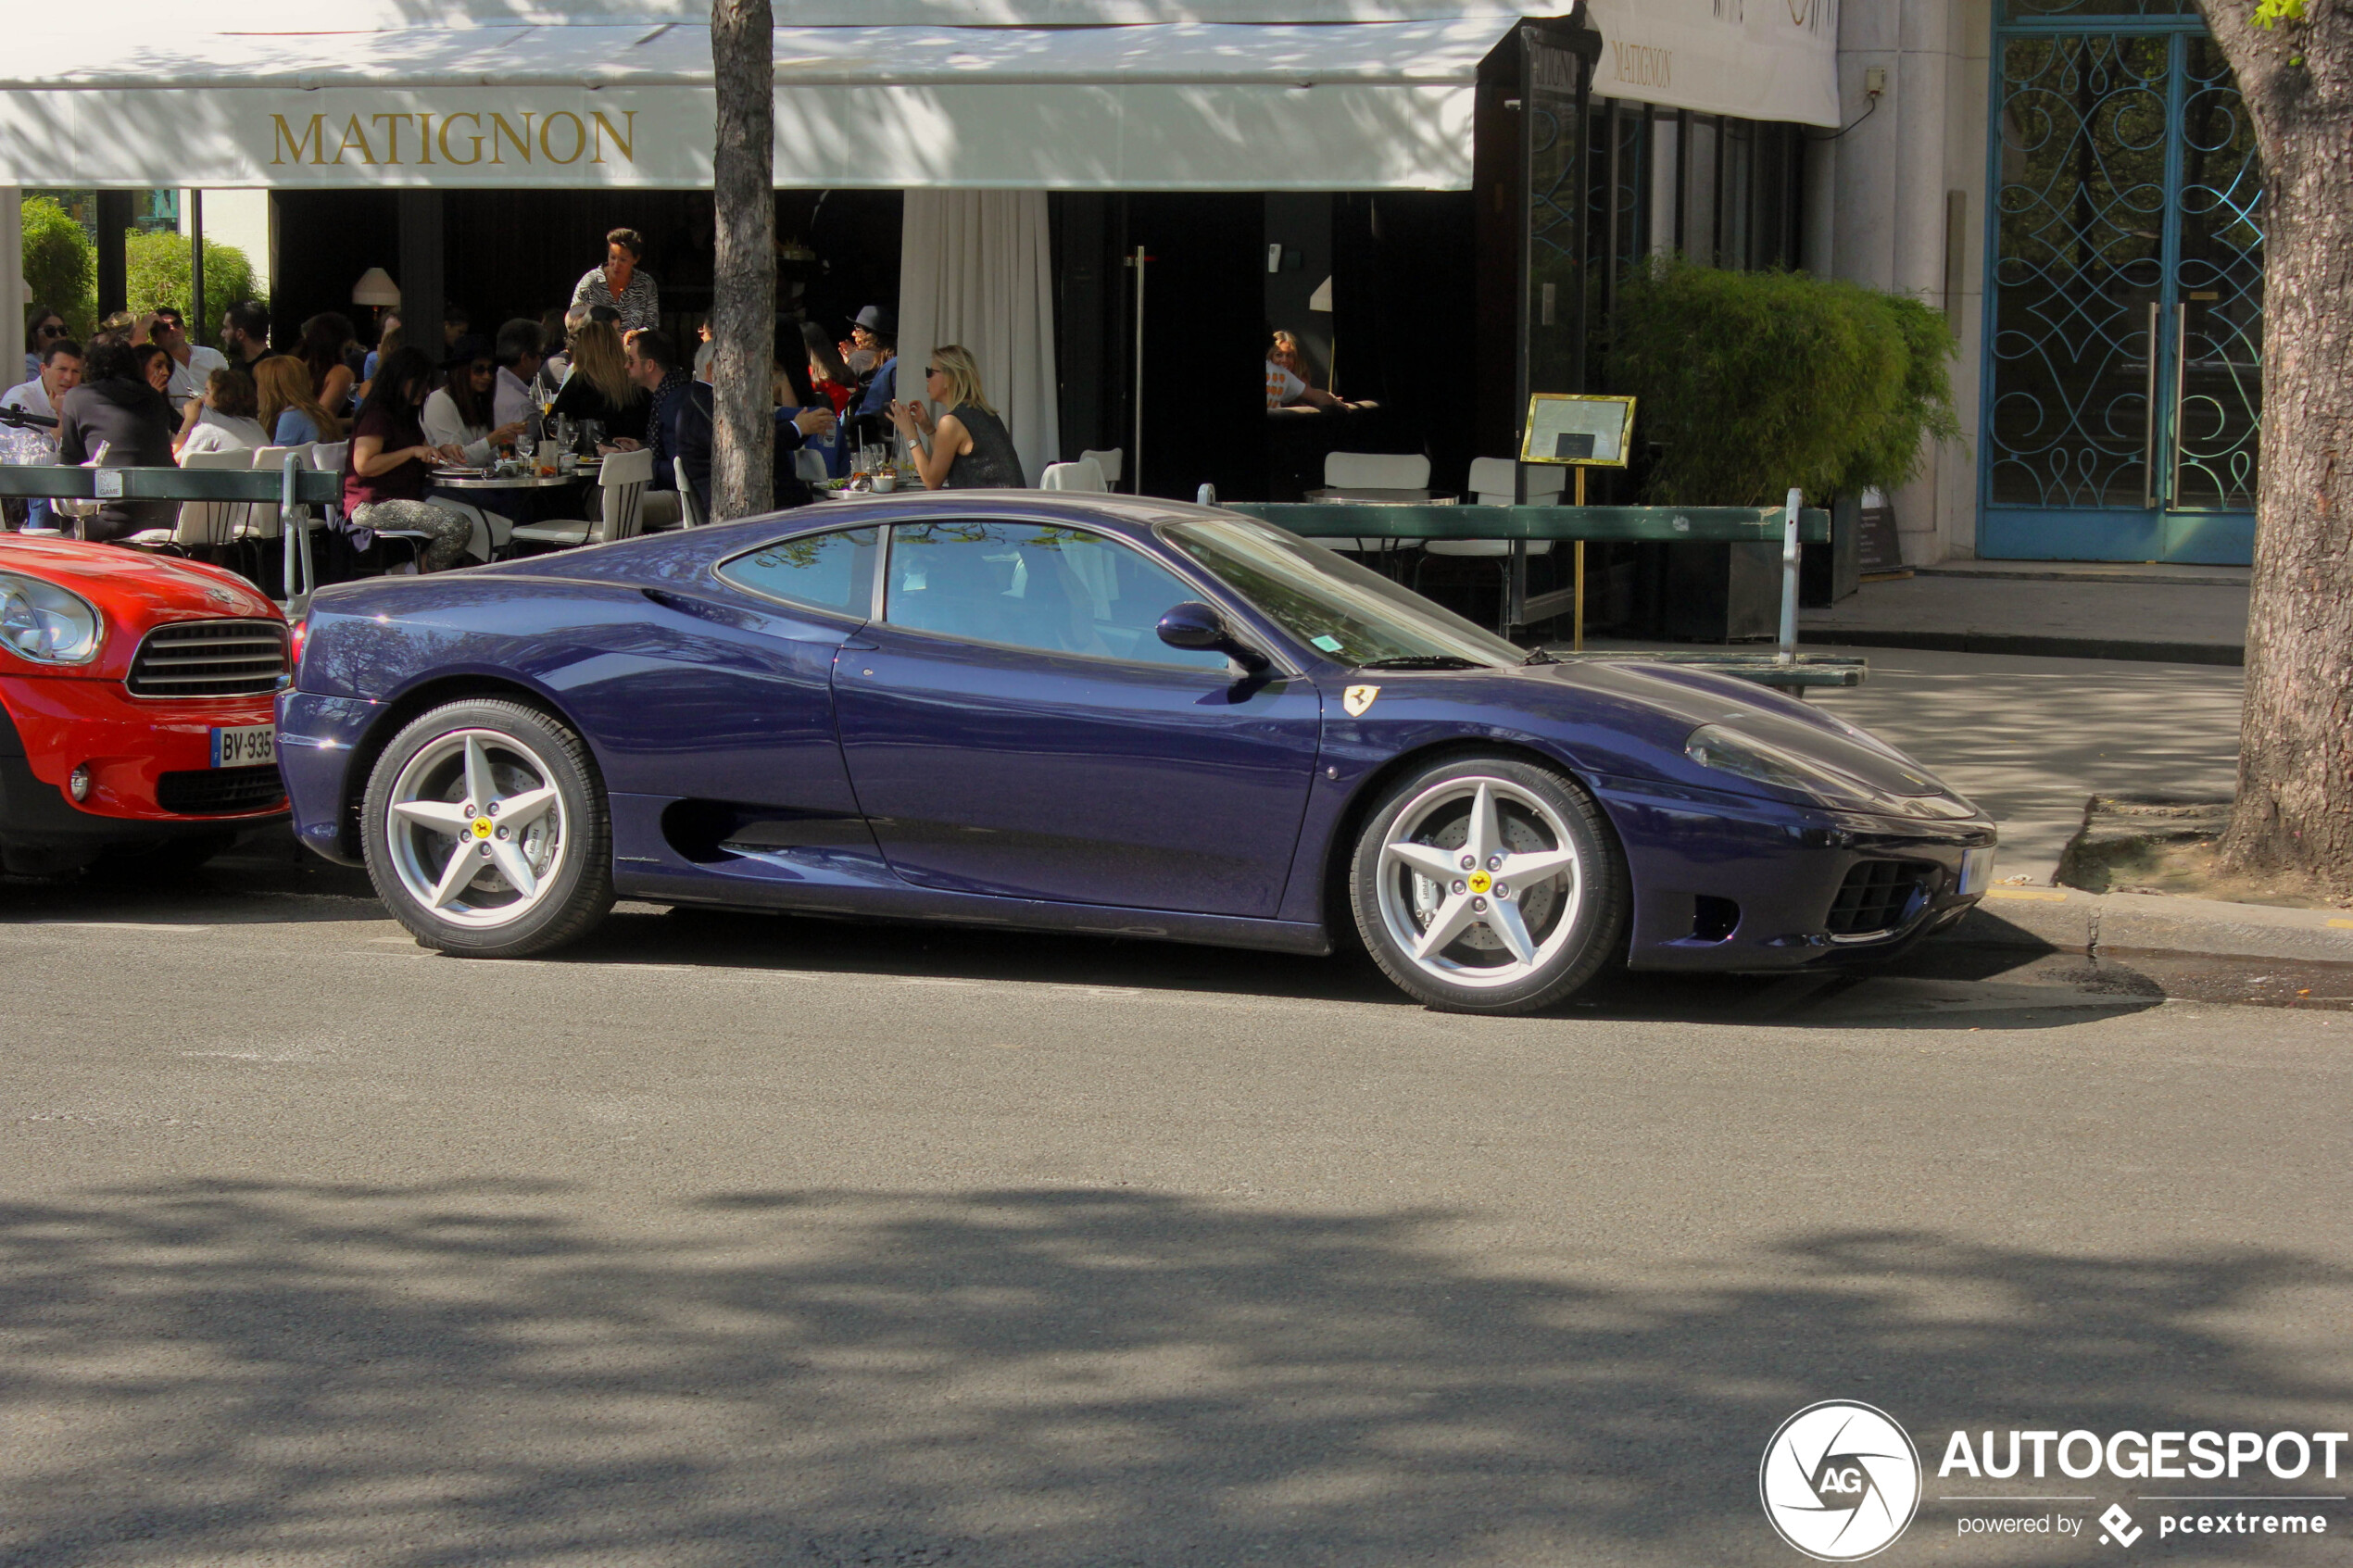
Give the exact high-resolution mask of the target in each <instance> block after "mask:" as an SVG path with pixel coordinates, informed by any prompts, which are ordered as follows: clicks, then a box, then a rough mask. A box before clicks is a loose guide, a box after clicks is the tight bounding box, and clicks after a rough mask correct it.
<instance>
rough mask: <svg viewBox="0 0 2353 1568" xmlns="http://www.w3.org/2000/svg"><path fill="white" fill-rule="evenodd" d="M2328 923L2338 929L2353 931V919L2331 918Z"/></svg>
mask: <svg viewBox="0 0 2353 1568" xmlns="http://www.w3.org/2000/svg"><path fill="white" fill-rule="evenodd" d="M2329 923H2330V924H2331V925H2333V926H2334V927H2336V928H2337V929H2338V930H2339V931H2353V920H2333V921H2331V922H2329Z"/></svg>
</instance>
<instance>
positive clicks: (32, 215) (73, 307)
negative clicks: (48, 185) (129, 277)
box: [20, 196, 98, 338]
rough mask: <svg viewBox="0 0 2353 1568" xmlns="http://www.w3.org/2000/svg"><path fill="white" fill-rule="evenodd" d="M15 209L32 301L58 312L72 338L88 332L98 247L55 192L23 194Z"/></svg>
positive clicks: (95, 298)
mask: <svg viewBox="0 0 2353 1568" xmlns="http://www.w3.org/2000/svg"><path fill="white" fill-rule="evenodd" d="M20 210H21V212H22V215H23V219H24V282H25V287H26V288H27V289H29V290H30V291H31V294H32V303H33V304H35V305H40V306H45V307H48V308H49V309H51V310H55V311H56V312H57V314H58V315H60V316H63V317H64V318H65V319H66V325H67V326H69V327H70V328H71V329H72V330H73V335H74V336H75V337H77V338H83V337H87V336H89V335H90V329H91V328H92V327H93V326H94V325H96V324H97V311H98V252H97V248H96V247H95V246H94V245H92V244H91V243H90V236H89V235H87V234H85V233H83V232H82V225H81V224H79V223H77V222H75V221H74V220H73V215H72V214H71V213H69V212H68V211H67V210H66V209H65V208H64V207H61V206H59V205H58V204H57V198H55V197H54V196H27V197H25V198H24V205H23V207H22V208H21V209H20Z"/></svg>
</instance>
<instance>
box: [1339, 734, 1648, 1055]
mask: <svg viewBox="0 0 2353 1568" xmlns="http://www.w3.org/2000/svg"><path fill="white" fill-rule="evenodd" d="M1480 780H1487V781H1490V782H1491V784H1494V785H1496V786H1499V787H1498V788H1496V789H1495V790H1494V791H1493V792H1491V798H1493V799H1495V800H1496V801H1497V802H1498V815H1499V819H1500V821H1501V823H1502V826H1503V827H1504V839H1505V844H1506V847H1507V850H1508V851H1509V852H1519V849H1520V846H1521V845H1522V844H1523V843H1524V842H1525V843H1527V844H1528V846H1529V849H1531V850H1534V851H1538V852H1547V853H1556V852H1558V851H1559V850H1561V849H1569V850H1573V851H1574V852H1575V854H1576V857H1577V861H1576V872H1577V880H1576V883H1575V888H1576V902H1575V906H1574V909H1568V908H1567V902H1566V900H1567V893H1566V891H1565V889H1566V887H1567V881H1566V879H1565V878H1563V879H1561V880H1558V881H1554V880H1552V879H1550V878H1548V879H1546V881H1544V882H1540V883H1538V884H1534V886H1533V887H1532V889H1526V890H1523V891H1532V893H1533V894H1534V897H1529V898H1527V899H1525V900H1523V901H1522V902H1521V904H1520V905H1519V906H1518V908H1519V909H1521V910H1523V911H1525V920H1524V922H1523V924H1522V929H1523V930H1524V931H1526V932H1527V933H1528V934H1529V939H1530V941H1531V944H1532V945H1533V946H1534V947H1535V950H1536V953H1537V955H1538V960H1539V961H1537V962H1534V963H1526V962H1524V961H1518V960H1513V959H1512V957H1511V954H1510V952H1509V949H1508V947H1507V946H1506V943H1507V939H1506V938H1504V937H1503V936H1502V935H1499V934H1498V933H1497V932H1496V931H1495V930H1494V929H1493V928H1492V927H1491V926H1490V925H1489V924H1487V923H1486V922H1484V921H1483V920H1482V921H1480V922H1478V923H1476V924H1474V925H1473V926H1472V927H1470V928H1468V929H1466V931H1465V933H1464V935H1463V936H1462V937H1461V938H1460V939H1459V940H1458V941H1457V942H1455V943H1450V944H1447V945H1445V946H1444V947H1441V948H1440V949H1439V950H1438V951H1436V952H1434V953H1432V954H1430V955H1429V959H1428V961H1425V960H1419V959H1416V957H1415V956H1414V954H1413V952H1412V950H1411V949H1410V948H1409V947H1406V946H1405V945H1404V943H1403V941H1402V940H1401V938H1400V936H1399V935H1398V934H1397V932H1396V930H1394V929H1393V925H1394V924H1397V923H1402V922H1404V921H1409V920H1410V921H1417V922H1419V924H1418V927H1417V929H1419V930H1422V931H1427V930H1428V926H1429V924H1430V923H1431V922H1432V921H1434V920H1435V919H1436V918H1438V916H1439V914H1440V913H1441V911H1440V910H1439V909H1430V910H1429V915H1428V919H1425V918H1423V917H1422V915H1421V914H1420V912H1419V908H1418V903H1417V896H1419V895H1421V894H1425V893H1427V894H1431V895H1434V896H1435V897H1437V898H1438V899H1440V900H1441V901H1442V900H1444V899H1446V898H1448V897H1453V895H1452V893H1451V888H1450V887H1449V886H1448V885H1446V884H1439V883H1437V882H1435V881H1434V880H1425V881H1424V882H1422V883H1420V884H1416V880H1415V879H1416V875H1417V874H1418V873H1417V872H1415V871H1414V870H1413V869H1412V868H1410V867H1407V866H1403V865H1399V864H1397V863H1395V862H1390V863H1388V864H1387V865H1386V867H1385V866H1384V847H1385V846H1387V845H1388V844H1389V842H1390V839H1391V837H1392V836H1393V835H1394V834H1395V832H1396V829H1397V827H1398V824H1399V822H1400V819H1401V818H1402V817H1403V815H1404V814H1405V813H1406V811H1407V810H1408V809H1414V808H1416V803H1417V802H1425V801H1427V800H1429V799H1431V798H1433V797H1441V800H1442V798H1443V797H1448V796H1450V795H1451V793H1452V791H1453V789H1454V788H1455V786H1458V785H1467V786H1469V788H1470V789H1471V790H1472V791H1474V792H1475V791H1476V789H1477V786H1478V781H1480ZM1515 795H1516V796H1518V797H1529V798H1532V799H1533V800H1534V801H1536V802H1540V803H1541V805H1542V806H1543V807H1544V808H1546V809H1547V811H1546V813H1539V812H1537V811H1535V810H1531V809H1529V807H1528V805H1527V801H1526V800H1523V799H1519V798H1515ZM1471 798H1476V796H1475V794H1474V795H1473V796H1472V797H1471ZM1452 810H1453V805H1452V804H1451V802H1443V803H1441V804H1440V805H1438V806H1435V807H1428V808H1427V809H1425V810H1424V811H1423V813H1422V814H1423V817H1424V820H1425V821H1428V820H1435V819H1433V818H1432V817H1431V816H1430V813H1431V812H1437V813H1441V814H1444V813H1450V812H1451V811H1452ZM1469 813H1470V805H1469V801H1468V800H1465V801H1464V802H1463V817H1464V819H1465V823H1466V822H1467V818H1468V816H1469ZM1547 815H1548V816H1549V821H1547ZM1418 832H1419V830H1418V829H1417V830H1416V833H1417V834H1418ZM1454 833H1455V827H1454V825H1453V823H1452V822H1449V823H1448V824H1447V825H1446V826H1444V827H1442V828H1441V829H1440V830H1439V831H1437V832H1436V833H1434V834H1431V835H1430V838H1429V839H1427V840H1425V839H1422V838H1420V837H1418V836H1417V837H1416V840H1415V842H1416V844H1421V843H1432V844H1434V843H1435V842H1436V841H1439V840H1442V839H1444V838H1446V837H1448V836H1450V835H1453V834H1454ZM1555 839H1557V840H1561V841H1562V842H1559V843H1549V842H1547V841H1550V840H1555ZM1454 846H1455V847H1456V848H1459V847H1463V840H1462V838H1461V837H1455V838H1454ZM1409 847H1411V846H1409ZM1447 853H1448V854H1449V855H1452V854H1453V853H1454V849H1453V848H1450V849H1449V850H1447ZM1508 864H1509V862H1508V860H1506V861H1505V865H1506V867H1507V866H1508ZM1473 870H1475V868H1465V871H1466V872H1471V871H1473ZM1384 877H1388V878H1390V879H1391V880H1390V882H1389V884H1387V907H1386V908H1385V907H1384V882H1383V879H1384ZM1466 891H1467V885H1466ZM1479 891H1482V892H1484V891H1486V889H1483V888H1482V889H1479ZM1509 891H1510V890H1509V889H1508V886H1506V892H1507V893H1508V892H1509ZM1547 897H1549V898H1550V902H1549V903H1546V902H1545V901H1544V900H1545V899H1546V898H1547ZM1348 898H1349V906H1350V909H1351V911H1352V912H1353V915H1354V917H1355V924H1356V932H1357V935H1358V936H1359V937H1360V938H1361V940H1362V941H1363V943H1364V945H1365V951H1366V952H1368V953H1370V954H1371V955H1372V958H1373V961H1374V962H1375V963H1377V964H1378V965H1379V966H1380V968H1381V972H1383V973H1384V974H1387V975H1388V976H1389V978H1390V980H1391V981H1392V982H1394V983H1395V984H1396V985H1397V986H1398V988H1399V989H1400V990H1403V992H1405V993H1406V994H1407V995H1408V996H1410V997H1414V998H1415V999H1416V1000H1417V1001H1420V1002H1423V1003H1426V1004H1427V1005H1428V1006H1430V1007H1432V1008H1436V1009H1438V1010H1441V1011H1446V1012H1478V1013H1524V1012H1534V1011H1536V1010H1539V1009H1541V1008H1544V1007H1548V1006H1550V1005H1551V1004H1552V1003H1554V1002H1556V1001H1558V1000H1560V999H1561V998H1562V997H1566V996H1567V995H1568V994H1569V993H1570V992H1572V991H1575V990H1576V989H1577V988H1578V987H1579V986H1580V985H1584V984H1585V983H1586V982H1587V981H1588V980H1591V979H1592V977H1593V975H1594V974H1595V972H1598V971H1599V970H1600V969H1601V967H1602V966H1603V965H1604V964H1605V963H1608V962H1610V961H1611V960H1614V959H1618V958H1621V957H1622V956H1623V954H1624V949H1625V943H1626V935H1625V933H1626V918H1627V909H1628V906H1629V901H1630V900H1629V891H1628V878H1627V874H1626V867H1625V862H1624V859H1622V857H1621V856H1620V855H1619V853H1618V848H1617V835H1616V834H1613V833H1612V832H1611V830H1610V827H1609V824H1608V822H1605V821H1604V819H1603V817H1602V814H1601V809H1600V808H1599V807H1597V806H1595V805H1594V804H1593V800H1592V797H1591V796H1589V795H1587V794H1586V793H1585V791H1584V789H1583V788H1582V787H1580V786H1579V784H1577V783H1576V782H1575V781H1574V780H1572V779H1569V778H1567V777H1565V776H1564V775H1562V774H1560V773H1558V772H1555V771H1553V770H1551V769H1549V768H1544V767H1540V766H1538V765H1536V764H1534V763H1530V762H1526V761H1521V760H1519V759H1513V758H1503V757H1476V756H1473V757H1464V756H1455V757H1451V758H1448V759H1445V760H1444V761H1441V762H1439V763H1436V764H1434V765H1432V766H1430V767H1428V768H1424V769H1421V770H1419V771H1416V772H1414V773H1412V774H1409V775H1408V776H1406V777H1404V778H1403V779H1401V780H1399V781H1398V783H1397V784H1395V786H1394V787H1392V788H1391V789H1390V791H1389V793H1388V794H1387V795H1386V796H1384V797H1382V799H1381V801H1380V804H1379V805H1378V806H1377V807H1375V808H1374V809H1373V811H1372V813H1371V814H1370V815H1369V816H1367V817H1366V818H1365V824H1364V827H1363V828H1362V829H1361V830H1360V832H1359V833H1358V834H1357V839H1356V844H1355V847H1354V849H1353V853H1352V855H1351V857H1350V864H1349V876H1348ZM1500 902H1501V900H1497V899H1493V898H1492V897H1490V899H1489V901H1488V902H1487V903H1484V904H1482V905H1480V906H1479V907H1480V908H1487V907H1490V906H1491V905H1495V904H1500ZM1499 912H1500V911H1499ZM1548 913H1549V915H1550V919H1549V920H1548V919H1547V918H1546V916H1547V914H1548ZM1555 938H1557V940H1555ZM1489 963H1491V964H1492V967H1493V968H1494V969H1495V970H1496V972H1497V974H1498V978H1495V979H1492V980H1489V979H1482V978H1481V975H1482V972H1483V971H1482V969H1481V965H1483V964H1489ZM1513 969H1518V970H1522V971H1524V972H1521V973H1518V974H1516V976H1509V975H1506V974H1505V972H1506V971H1509V970H1513ZM1434 971H1438V972H1434ZM1453 976H1460V979H1456V978H1453Z"/></svg>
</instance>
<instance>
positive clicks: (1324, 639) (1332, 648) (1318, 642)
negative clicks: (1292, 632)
mask: <svg viewBox="0 0 2353 1568" xmlns="http://www.w3.org/2000/svg"><path fill="white" fill-rule="evenodd" d="M1307 640H1308V641H1309V642H1311V643H1314V644H1315V646H1317V647H1319V648H1322V649H1323V650H1324V651H1325V652H1326V653H1338V652H1339V651H1340V639H1339V638H1338V637H1335V636H1333V635H1332V634H1331V633H1328V632H1327V633H1324V634H1323V635H1322V636H1320V637H1310V638H1308V639H1307Z"/></svg>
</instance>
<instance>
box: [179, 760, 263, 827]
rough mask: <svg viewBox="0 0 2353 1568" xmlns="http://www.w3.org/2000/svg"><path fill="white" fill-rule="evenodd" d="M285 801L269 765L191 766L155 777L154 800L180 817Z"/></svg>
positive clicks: (233, 812)
mask: <svg viewBox="0 0 2353 1568" xmlns="http://www.w3.org/2000/svg"><path fill="white" fill-rule="evenodd" d="M285 801H286V784H285V781H284V780H283V779H282V778H280V777H279V776H278V770H277V769H276V768H274V767H269V766H264V767H259V768H203V769H191V770H189V771H186V772H181V773H166V774H164V775H163V777H161V778H159V779H157V781H156V804H157V805H158V806H160V807H162V808H163V809H165V810H167V811H170V812H172V813H174V814H176V815H179V816H182V817H226V816H234V815H236V814H238V813H240V812H245V811H267V810H269V809H271V808H272V807H276V806H283V805H284V804H285Z"/></svg>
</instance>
